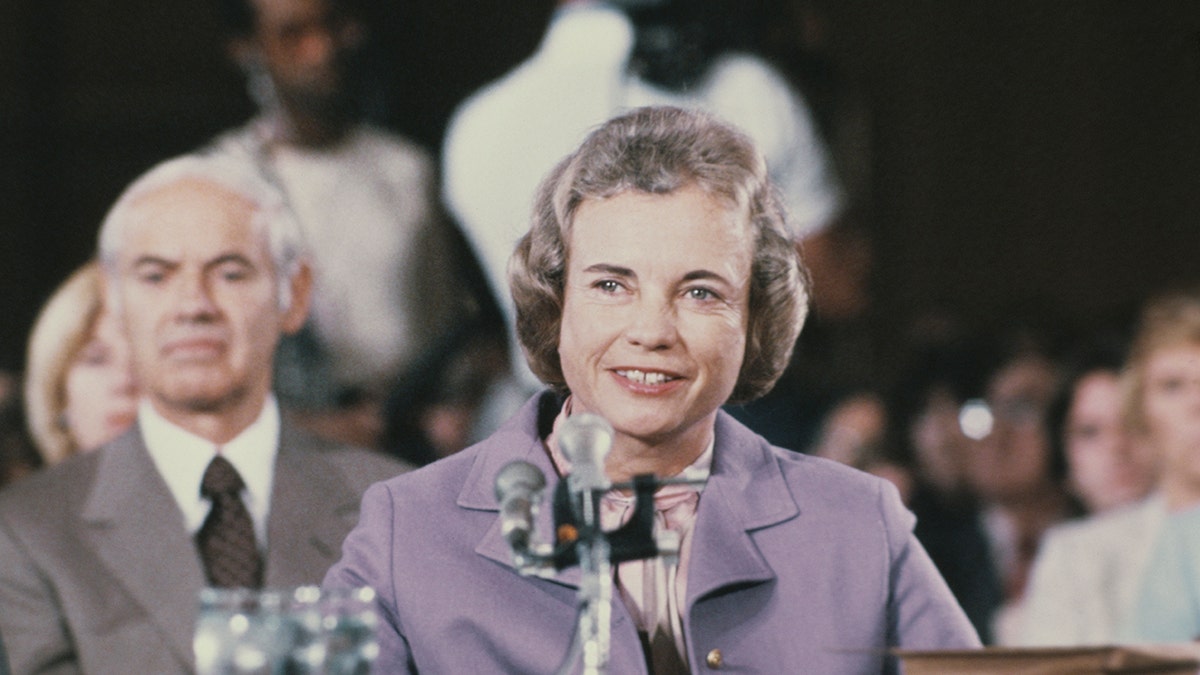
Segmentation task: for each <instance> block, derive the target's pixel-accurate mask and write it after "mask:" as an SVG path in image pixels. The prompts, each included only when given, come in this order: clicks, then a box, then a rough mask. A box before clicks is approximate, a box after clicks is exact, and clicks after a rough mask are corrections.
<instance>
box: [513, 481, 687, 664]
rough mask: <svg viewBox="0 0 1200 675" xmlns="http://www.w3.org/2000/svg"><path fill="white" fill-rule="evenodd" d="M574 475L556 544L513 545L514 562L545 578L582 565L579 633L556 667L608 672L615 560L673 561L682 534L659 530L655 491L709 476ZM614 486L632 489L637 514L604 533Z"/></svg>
mask: <svg viewBox="0 0 1200 675" xmlns="http://www.w3.org/2000/svg"><path fill="white" fill-rule="evenodd" d="M571 478H572V476H571V475H568V476H566V477H564V478H563V480H561V481H559V484H558V487H557V489H556V490H555V495H554V524H555V527H554V529H555V535H556V536H555V543H554V544H553V545H551V544H538V545H533V546H529V547H527V548H523V549H521V550H517V549H515V548H514V550H513V561H514V565H515V566H516V568H517V571H518V572H519V573H520V574H522V575H526V576H540V577H550V576H553V575H554V574H555V573H556V572H557V571H559V570H562V569H565V568H567V567H571V566H573V565H576V564H578V565H579V568H580V571H581V572H582V577H581V580H580V583H579V592H578V599H579V613H578V616H577V622H576V627H575V635H574V637H573V638H572V644H571V646H570V648H569V650H568V652H567V655H566V657H565V658H564V659H563V662H562V664H561V665H560V667H559V670H558V671H557V672H558V673H567V672H570V669H571V667H572V666H573V665H574V664H575V663H576V662H577V661H582V665H583V673H584V675H605V673H606V672H607V668H608V657H609V646H610V644H611V630H612V596H613V565H614V564H618V563H621V562H625V561H628V560H641V559H646V558H654V557H658V556H662V557H663V558H664V559H666V560H667V561H668V562H672V561H673V560H674V559H677V556H678V554H679V537H678V535H677V534H676V533H675V532H672V531H665V532H660V533H659V534H658V535H657V536H656V535H655V534H654V493H655V492H656V491H657V490H658V488H660V487H662V486H663V485H681V484H686V485H703V484H704V482H705V480H706V479H704V478H701V479H685V478H669V479H661V480H660V479H658V478H656V477H654V476H653V475H650V474H645V475H639V476H635V477H634V479H633V480H632V481H630V482H625V483H614V484H608V483H607V482H603V483H601V484H596V485H592V486H578V485H575V486H572V481H571ZM576 478H579V477H576ZM609 490H631V491H632V492H633V494H634V503H633V516H632V517H631V518H630V519H629V521H628V522H627V523H625V524H624V525H622V526H621V527H619V528H617V529H615V530H612V531H609V532H605V531H604V530H603V529H602V528H601V526H600V499H601V497H603V496H604V494H605V493H606V492H608V491H609Z"/></svg>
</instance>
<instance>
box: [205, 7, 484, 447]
mask: <svg viewBox="0 0 1200 675" xmlns="http://www.w3.org/2000/svg"><path fill="white" fill-rule="evenodd" d="M222 7H223V8H224V10H225V12H224V13H225V15H226V23H227V26H228V30H229V33H230V38H229V52H230V54H231V56H232V57H233V59H234V60H235V62H236V63H237V64H238V66H239V67H240V68H241V69H242V71H243V72H244V73H245V75H246V77H247V81H248V86H249V89H250V92H251V94H252V96H253V97H254V99H255V100H256V102H257V103H258V105H259V107H260V114H259V115H258V117H256V118H255V119H254V120H252V121H250V122H249V123H248V124H246V125H245V126H244V127H241V128H239V129H235V130H233V131H230V132H229V133H226V134H224V135H223V136H221V137H220V138H218V139H217V140H216V141H215V142H214V143H213V145H212V147H211V151H212V152H216V153H219V154H225V155H230V156H232V157H235V158H237V159H238V160H239V161H241V162H244V163H245V164H247V165H248V166H251V167H254V169H255V170H256V171H258V172H259V173H261V174H262V175H263V176H264V177H266V178H267V179H268V180H270V181H271V182H273V183H275V184H276V185H277V186H278V187H279V188H280V190H281V191H282V192H283V193H284V195H285V198H286V200H287V201H288V203H289V204H290V205H291V207H292V209H293V211H294V212H295V214H296V216H297V218H298V220H299V223H300V227H301V229H302V230H303V232H304V236H305V237H306V239H307V240H308V241H309V243H310V245H311V246H310V248H311V251H312V254H313V268H314V275H315V285H314V288H313V300H312V315H311V316H310V319H309V322H308V325H307V326H306V327H305V329H304V330H303V331H302V332H301V333H300V334H299V335H298V336H297V337H296V338H295V339H289V340H287V341H285V343H284V348H283V350H282V351H281V354H280V360H279V368H278V372H277V375H278V377H277V385H278V387H277V388H278V391H279V394H280V398H281V401H282V402H283V403H284V405H285V406H295V407H302V408H304V409H306V415H305V418H306V420H308V421H310V422H311V423H312V426H313V428H314V429H315V430H317V431H319V432H320V433H322V434H324V435H328V436H330V437H333V438H337V439H340V440H347V441H351V442H354V443H357V444H363V445H378V444H380V443H381V442H382V441H381V438H380V435H381V433H382V431H383V429H382V425H383V424H384V422H385V419H384V417H385V412H384V411H383V406H384V404H385V402H386V401H387V399H388V397H389V396H390V395H392V394H393V393H394V392H395V391H396V387H397V384H398V383H401V382H402V381H404V380H406V379H411V376H412V375H413V374H414V373H415V372H423V373H424V372H428V371H433V372H434V373H435V374H436V373H438V372H441V371H444V370H448V369H449V362H450V360H451V359H452V358H453V355H454V354H457V353H461V352H462V351H463V349H462V348H461V346H460V344H461V343H458V342H455V341H454V340H453V339H451V338H452V337H453V336H454V335H459V334H461V332H462V330H461V329H462V326H463V325H464V324H469V323H470V322H471V321H472V320H474V319H475V318H477V317H479V316H480V311H479V307H480V306H481V305H486V304H490V303H491V301H490V298H488V297H487V296H486V295H485V294H486V289H485V288H484V286H483V283H482V281H479V282H477V283H475V284H472V283H471V282H470V281H469V280H470V279H473V278H478V276H479V274H478V272H477V271H475V269H474V261H473V260H472V259H471V258H470V255H469V251H468V250H467V248H466V245H465V243H464V242H463V241H462V237H461V235H460V234H459V233H458V232H457V230H455V229H454V228H453V227H452V226H451V225H450V224H449V222H448V221H447V220H446V219H445V218H443V217H442V213H441V211H440V209H439V207H438V202H437V194H436V189H437V179H436V176H435V174H436V171H435V166H434V162H433V160H432V158H431V157H430V155H429V154H428V153H427V152H426V151H425V150H424V149H422V148H420V147H418V146H417V145H415V144H414V143H412V142H410V141H409V140H407V139H404V138H401V137H398V136H396V135H394V134H391V133H388V132H386V131H384V130H383V129H380V128H377V127H375V126H372V125H370V124H367V123H365V122H364V119H365V115H364V110H365V108H366V107H367V105H366V103H365V101H366V100H367V99H368V98H370V96H371V92H370V86H369V83H368V82H367V79H368V78H367V72H366V69H365V68H364V67H363V58H362V55H363V52H364V45H365V44H366V41H367V38H368V37H369V36H368V32H367V24H366V23H365V21H364V20H363V18H362V17H360V16H359V15H358V14H357V13H355V12H354V11H353V10H354V7H353V6H352V3H351V2H349V1H348V0H225V1H224V2H223V3H222ZM476 289H481V290H482V293H481V292H479V291H477V290H476ZM456 330H457V332H456ZM495 332H496V333H499V331H495ZM502 338H503V336H502V335H499V336H498V337H497V341H499V340H501V339H502ZM501 358H503V352H502V350H501ZM443 361H444V363H443ZM430 362H433V364H434V365H433V366H432V367H430V366H429V364H430ZM502 367H503V366H502V365H501V366H500V368H502ZM483 370H486V368H483ZM484 375H485V376H486V373H485V374H484ZM406 376H409V377H408V378H406ZM428 379H430V380H431V381H433V382H437V381H438V380H437V378H428ZM404 391H405V392H407V391H408V389H405V390H404ZM421 393H422V394H426V393H427V391H423V392H421ZM407 398H410V399H411V398H417V399H420V398H422V397H421V396H419V395H418V396H409V397H407ZM426 398H431V396H427V397H426ZM400 407H404V406H403V405H402V404H401V405H400ZM402 412H405V413H407V412H408V411H407V410H405V411H402Z"/></svg>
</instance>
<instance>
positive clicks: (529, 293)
mask: <svg viewBox="0 0 1200 675" xmlns="http://www.w3.org/2000/svg"><path fill="white" fill-rule="evenodd" d="M689 185H696V186H698V187H700V188H701V189H702V190H704V192H706V193H707V194H709V195H712V196H715V197H717V198H719V199H721V200H723V201H724V202H726V203H728V204H730V205H732V206H734V207H736V208H738V209H740V210H741V211H742V212H743V213H745V214H746V217H747V219H748V222H749V224H750V226H751V227H752V228H753V229H754V232H755V245H754V255H753V262H752V266H751V272H750V277H751V279H750V325H749V328H748V331H747V333H748V334H747V338H746V353H745V356H744V359H743V362H742V369H741V372H740V373H739V374H738V381H737V384H736V385H735V386H734V389H733V393H732V394H731V396H730V402H734V403H744V402H747V401H752V400H754V399H756V398H758V397H760V396H762V395H763V394H765V393H767V392H768V391H770V390H771V387H773V386H774V385H775V381H776V380H778V379H779V376H780V375H781V374H782V373H783V370H784V368H786V367H787V364H788V361H789V360H790V359H791V354H792V348H793V346H794V345H795V342H796V337H797V336H798V335H799V333H800V328H801V326H803V325H804V318H805V316H806V315H807V312H808V282H807V274H806V272H805V269H804V266H803V263H802V262H801V260H800V254H799V252H798V251H797V249H796V246H795V243H794V242H793V241H792V239H791V236H790V235H789V233H788V232H789V230H788V228H787V218H786V214H785V213H784V211H783V206H782V203H781V201H780V199H779V197H778V195H777V193H776V189H775V187H774V185H772V183H771V181H770V179H769V178H768V177H767V167H766V161H765V160H764V159H763V156H762V154H761V153H760V152H759V151H758V149H757V148H755V147H754V144H753V142H751V141H750V139H749V138H748V137H747V136H746V135H745V134H743V133H742V132H741V131H739V130H737V129H735V128H734V127H733V126H731V125H729V124H727V123H725V122H722V121H720V120H718V119H717V118H716V117H714V116H712V115H709V114H707V113H703V112H699V111H696V110H684V109H681V108H673V107H668V106H652V107H646V108H638V109H636V110H633V111H631V112H629V113H626V114H624V115H621V116H619V117H615V118H613V119H611V120H609V121H608V122H606V123H604V124H603V125H602V126H600V127H599V128H598V129H596V130H595V131H593V132H592V133H591V134H590V135H589V136H588V137H587V138H586V139H585V140H584V142H583V144H582V145H581V146H580V147H579V149H577V150H576V151H575V152H573V153H572V154H570V155H568V156H567V157H566V158H564V159H563V160H562V161H561V162H559V164H558V166H556V167H555V168H554V170H553V171H551V172H550V174H549V175H548V176H547V177H546V178H545V180H543V181H542V184H541V185H540V186H539V187H538V191H537V194H536V197H535V200H534V210H533V215H532V219H531V223H530V228H529V232H527V233H526V234H525V236H523V237H522V238H521V240H520V241H519V242H518V243H517V248H516V251H514V253H513V257H512V259H511V261H510V263H509V284H510V286H511V288H512V295H513V301H514V303H515V305H516V313H517V337H518V339H519V340H520V341H521V346H522V347H523V348H524V350H525V355H526V359H527V360H528V361H529V366H530V368H531V369H532V370H533V372H534V374H536V375H537V376H538V377H539V378H541V379H542V381H543V382H545V383H547V384H548V385H550V386H552V387H554V388H556V389H559V390H565V389H566V381H565V379H564V377H563V372H562V363H561V361H560V359H559V355H558V342H559V333H560V330H561V325H562V310H563V292H564V283H565V280H566V266H567V244H566V242H567V241H568V240H569V236H570V231H571V224H572V222H573V220H574V216H575V213H576V211H577V210H578V208H579V205H580V204H582V203H583V202H584V201H586V200H589V199H605V198H607V197H612V196H615V195H617V194H620V193H623V192H626V191H628V190H637V191H639V192H644V193H647V194H670V193H672V192H674V191H676V190H679V189H681V188H683V187H685V186H689Z"/></svg>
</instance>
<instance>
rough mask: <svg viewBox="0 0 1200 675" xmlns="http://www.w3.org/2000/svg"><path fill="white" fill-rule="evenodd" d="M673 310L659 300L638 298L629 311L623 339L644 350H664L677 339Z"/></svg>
mask: <svg viewBox="0 0 1200 675" xmlns="http://www.w3.org/2000/svg"><path fill="white" fill-rule="evenodd" d="M678 336H679V333H678V325H677V316H676V314H675V308H674V307H673V306H672V305H671V303H670V302H668V301H666V300H665V299H661V298H654V297H645V296H643V297H640V298H639V299H638V301H637V302H635V303H633V305H632V306H631V309H630V317H629V324H628V327H627V328H626V330H625V338H626V339H627V340H628V341H629V342H630V343H632V344H636V345H639V346H641V347H642V348H644V349H652V350H657V349H665V348H668V347H670V346H671V345H673V344H674V343H675V341H676V340H677V339H678Z"/></svg>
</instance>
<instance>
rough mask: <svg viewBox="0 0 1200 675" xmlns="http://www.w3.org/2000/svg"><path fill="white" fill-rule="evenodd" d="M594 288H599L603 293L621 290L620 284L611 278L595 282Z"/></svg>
mask: <svg viewBox="0 0 1200 675" xmlns="http://www.w3.org/2000/svg"><path fill="white" fill-rule="evenodd" d="M596 288H599V289H600V290H602V291H604V292H605V293H616V292H617V291H619V290H621V284H619V283H617V282H615V281H613V280H612V279H604V280H602V281H598V282H596Z"/></svg>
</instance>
